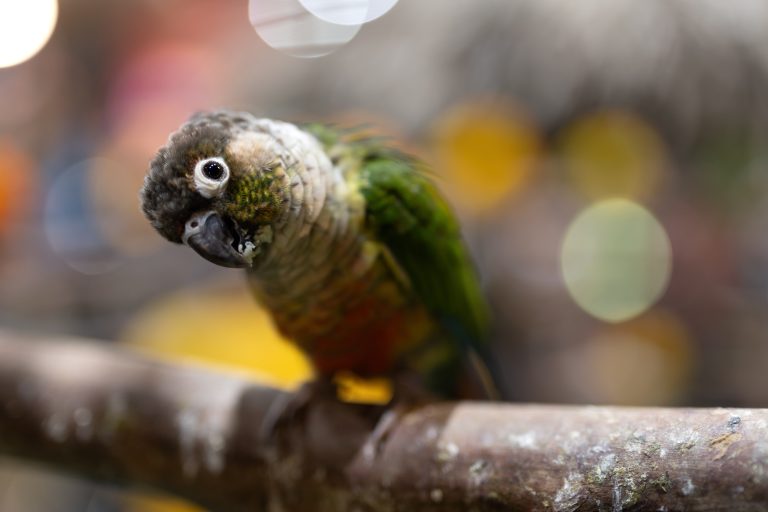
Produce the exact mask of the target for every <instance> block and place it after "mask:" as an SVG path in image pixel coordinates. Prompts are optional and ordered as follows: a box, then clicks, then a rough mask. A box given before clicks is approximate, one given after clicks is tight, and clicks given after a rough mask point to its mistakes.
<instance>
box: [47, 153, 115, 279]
mask: <svg viewBox="0 0 768 512" xmlns="http://www.w3.org/2000/svg"><path fill="white" fill-rule="evenodd" d="M119 169H120V166H119V165H118V164H116V163H114V162H111V161H109V160H106V159H101V158H93V159H89V160H84V161H82V162H79V163H77V164H75V165H73V166H71V167H69V168H68V169H66V170H64V171H62V172H61V173H60V174H59V175H58V176H56V178H55V179H54V181H53V183H52V184H51V185H50V187H49V189H48V193H47V197H46V201H45V209H44V223H45V234H46V237H47V239H48V243H49V244H50V246H51V249H53V251H54V253H56V254H57V255H58V256H59V257H60V258H61V259H62V260H63V261H64V262H65V263H66V264H67V265H69V266H70V267H71V268H73V269H74V270H77V271H78V272H81V273H83V274H88V275H96V274H104V273H107V272H110V271H112V270H114V269H115V268H117V267H118V266H119V265H120V264H121V263H122V258H121V257H120V254H119V253H118V252H116V251H115V250H114V248H113V247H112V246H111V244H110V243H109V242H108V239H107V237H105V236H104V232H103V229H104V228H105V227H106V228H108V229H109V226H108V225H107V226H105V225H104V224H102V220H101V219H100V213H99V211H98V210H96V209H95V208H94V205H93V203H92V201H91V198H90V195H89V187H90V183H89V182H90V176H91V173H92V172H105V173H110V172H119Z"/></svg>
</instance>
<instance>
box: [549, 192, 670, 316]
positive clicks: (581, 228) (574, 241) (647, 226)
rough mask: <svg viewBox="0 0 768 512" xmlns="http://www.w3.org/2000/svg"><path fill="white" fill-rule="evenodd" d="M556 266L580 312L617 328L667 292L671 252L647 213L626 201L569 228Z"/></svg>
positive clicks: (591, 211) (603, 206) (599, 207)
mask: <svg viewBox="0 0 768 512" xmlns="http://www.w3.org/2000/svg"><path fill="white" fill-rule="evenodd" d="M560 264H561V269H562V273H563V279H564V280H565V285H566V287H567V288H568V292H569V293H570V294H571V297H573V300H574V301H576V303H577V304H578V305H579V306H581V308H582V309H584V311H586V312H587V313H589V314H591V315H593V316H595V317H597V318H600V319H602V320H606V321H609V322H620V321H623V320H628V319H630V318H632V317H634V316H637V315H639V314H640V313H642V312H644V311H645V310H647V309H648V308H650V307H651V306H652V305H653V304H654V303H655V302H656V300H658V298H659V297H660V296H661V294H662V293H663V292H664V291H665V290H666V287H667V284H668V282H669V277H670V273H671V271H672V247H671V244H670V241H669V238H668V236H667V233H666V231H665V230H664V228H663V227H662V225H661V224H660V223H659V222H658V221H657V220H656V218H655V217H654V216H653V214H651V213H650V212H649V211H648V210H646V209H645V208H643V207H642V206H640V205H639V204H637V203H634V202H632V201H629V200H626V199H607V200H604V201H600V202H598V203H596V204H594V205H592V206H590V207H589V208H587V209H585V210H584V211H583V212H582V213H580V214H579V215H578V216H577V217H576V219H574V221H573V222H572V223H571V225H570V226H569V228H568V231H567V232H566V234H565V238H564V240H563V245H562V249H561V254H560Z"/></svg>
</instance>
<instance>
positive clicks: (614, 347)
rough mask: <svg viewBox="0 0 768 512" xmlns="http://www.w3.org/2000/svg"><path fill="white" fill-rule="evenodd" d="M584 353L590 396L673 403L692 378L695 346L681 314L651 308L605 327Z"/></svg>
mask: <svg viewBox="0 0 768 512" xmlns="http://www.w3.org/2000/svg"><path fill="white" fill-rule="evenodd" d="M584 355H585V358H586V359H585V361H586V365H585V368H583V371H584V375H585V376H586V377H585V378H586V382H585V384H586V385H587V388H588V389H587V390H586V391H587V392H588V393H589V395H590V396H589V399H590V400H595V401H598V402H603V403H612V404H628V405H629V404H631V405H672V404H675V403H677V401H678V400H679V399H680V397H681V396H683V394H684V392H685V389H686V387H687V385H688V383H689V381H690V375H691V368H692V355H693V349H692V346H691V340H690V336H689V334H688V330H687V329H686V327H685V325H684V324H683V323H682V322H680V320H678V318H677V317H675V316H674V315H672V314H670V313H668V312H666V311H661V310H652V311H649V312H647V313H646V314H644V315H642V316H640V317H638V318H635V319H633V320H631V321H629V322H626V323H623V324H620V325H615V326H611V327H607V328H604V329H602V330H601V331H600V332H599V333H597V335H596V336H595V337H593V338H592V339H591V340H590V341H589V342H588V343H587V345H586V347H585V348H584Z"/></svg>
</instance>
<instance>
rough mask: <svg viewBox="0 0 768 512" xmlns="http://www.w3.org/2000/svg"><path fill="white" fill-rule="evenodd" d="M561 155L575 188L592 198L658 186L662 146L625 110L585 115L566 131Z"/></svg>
mask: <svg viewBox="0 0 768 512" xmlns="http://www.w3.org/2000/svg"><path fill="white" fill-rule="evenodd" d="M560 149H561V157H562V159H563V164H564V166H565V169H566V172H567V174H568V177H569V179H570V180H571V182H572V183H573V185H574V187H576V189H578V190H579V192H581V193H582V194H583V195H585V196H586V197H587V198H590V199H599V198H604V197H608V196H623V197H630V198H635V199H643V198H647V197H648V196H650V195H651V194H652V193H653V191H654V190H655V189H656V187H657V186H658V184H659V182H660V179H661V177H662V171H663V169H664V167H665V164H666V162H665V151H664V145H663V143H662V141H661V139H660V138H659V136H658V135H657V134H656V132H654V131H653V129H651V127H650V126H648V125H647V124H646V123H644V122H643V121H642V120H641V119H639V118H637V117H635V116H632V115H631V114H629V113H626V112H621V111H605V112H600V113H597V114H592V115H590V116H587V117H584V118H582V119H580V120H578V121H576V122H575V123H573V124H572V125H571V126H570V127H568V129H567V130H566V131H565V132H564V134H563V136H562V139H561V144H560Z"/></svg>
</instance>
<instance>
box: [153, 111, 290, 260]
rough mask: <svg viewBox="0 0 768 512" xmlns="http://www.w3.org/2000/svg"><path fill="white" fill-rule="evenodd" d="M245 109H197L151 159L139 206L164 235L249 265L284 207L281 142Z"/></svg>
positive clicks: (209, 256)
mask: <svg viewBox="0 0 768 512" xmlns="http://www.w3.org/2000/svg"><path fill="white" fill-rule="evenodd" d="M257 125H258V120H257V119H256V118H253V117H252V116H250V114H246V113H233V112H226V111H224V112H212V113H201V114H196V115H194V116H193V117H192V118H191V119H190V120H189V121H188V122H187V123H186V124H184V125H183V126H182V127H181V128H180V129H179V130H178V131H176V132H175V133H174V134H172V135H171V137H170V138H169V140H168V143H167V144H166V145H165V146H164V147H162V148H161V149H160V150H159V151H158V152H157V155H156V156H155V158H154V159H153V160H152V162H151V163H150V169H149V173H148V174H147V176H146V178H145V180H144V187H143V188H142V190H141V194H140V196H141V207H142V210H143V212H144V214H145V215H146V216H147V218H148V219H149V221H150V222H151V224H152V226H153V227H154V228H155V229H156V230H157V231H158V232H159V233H160V234H161V235H162V236H163V237H165V238H167V239H168V240H170V241H171V242H175V243H184V244H186V245H188V246H190V247H191V248H192V249H194V250H195V251H196V252H197V253H198V254H199V255H201V256H202V257H203V258H205V259H207V260H209V261H211V262H213V263H216V264H217V265H221V266H225V267H250V266H254V265H256V264H257V263H258V261H259V259H260V258H263V256H264V254H265V252H266V250H267V249H268V247H269V245H270V244H271V242H272V237H273V227H272V226H273V223H274V222H275V220H276V219H278V218H280V216H281V215H282V214H283V213H285V211H286V208H288V207H289V205H288V203H289V197H288V194H289V193H290V192H289V188H290V187H289V184H288V181H289V180H288V178H287V174H286V170H285V169H286V166H287V165H289V164H288V163H286V161H285V158H284V157H285V149H284V148H283V147H282V144H281V143H280V142H279V141H278V139H277V138H276V136H275V135H274V134H273V133H271V132H270V130H263V129H262V130H260V129H255V128H254V126H257Z"/></svg>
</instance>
